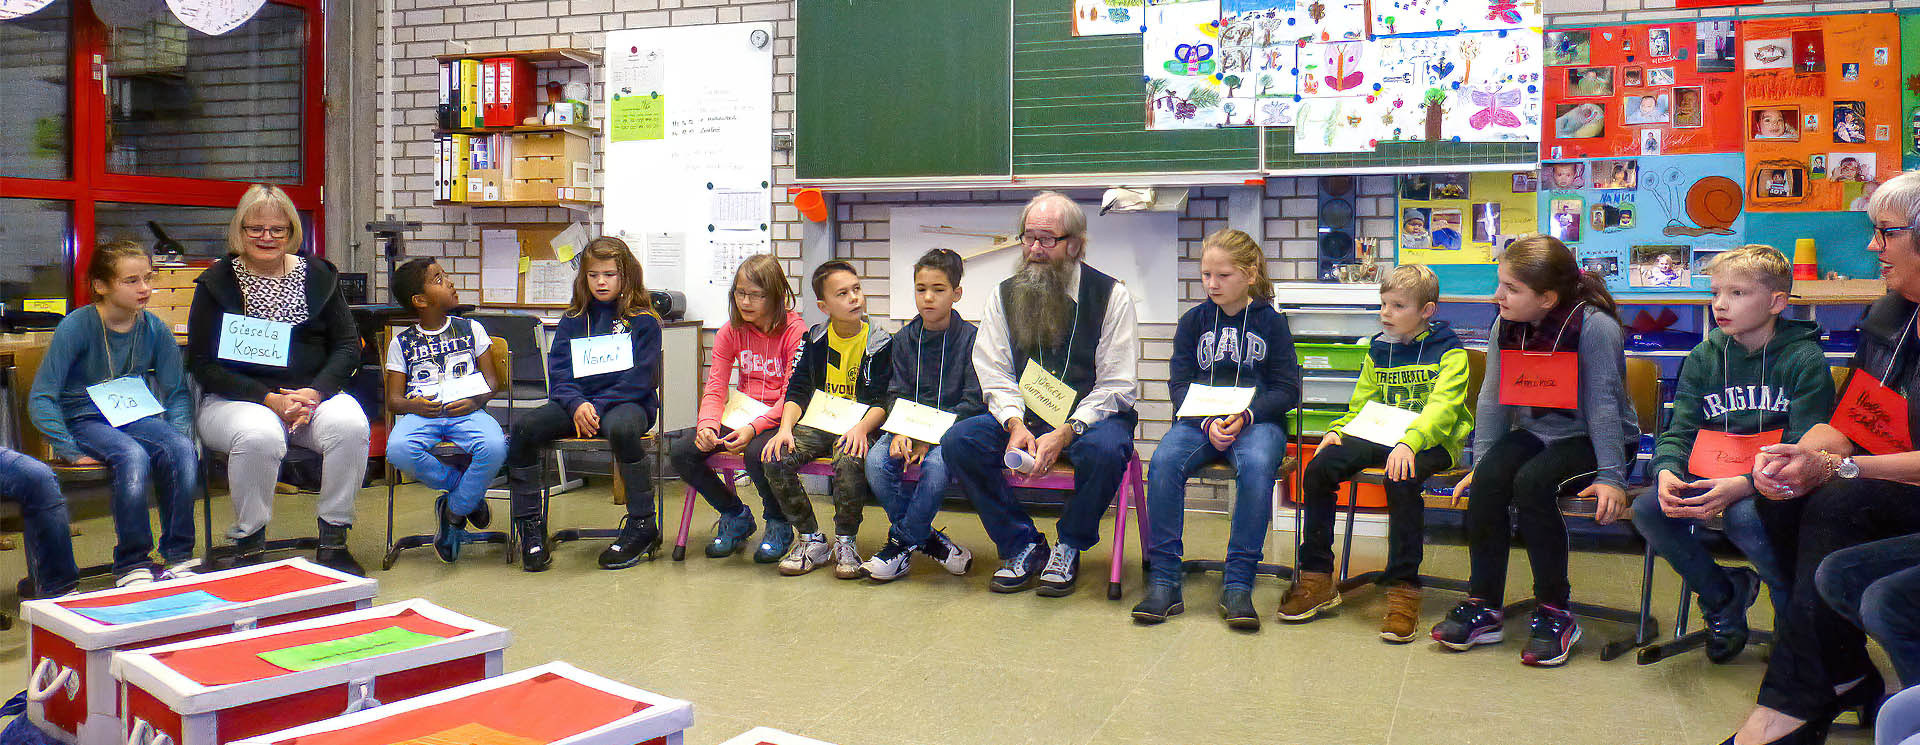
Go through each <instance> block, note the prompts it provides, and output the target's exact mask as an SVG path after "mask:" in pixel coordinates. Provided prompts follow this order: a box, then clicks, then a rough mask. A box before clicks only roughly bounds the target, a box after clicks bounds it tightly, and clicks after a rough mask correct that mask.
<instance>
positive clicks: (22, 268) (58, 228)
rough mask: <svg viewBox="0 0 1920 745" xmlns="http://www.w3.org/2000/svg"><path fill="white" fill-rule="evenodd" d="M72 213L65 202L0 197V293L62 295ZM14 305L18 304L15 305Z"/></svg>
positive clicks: (65, 285)
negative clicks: (0, 259)
mask: <svg viewBox="0 0 1920 745" xmlns="http://www.w3.org/2000/svg"><path fill="white" fill-rule="evenodd" d="M72 248H73V214H72V212H71V211H70V210H69V208H68V207H67V203H66V202H56V201H51V200H44V199H0V256H5V257H6V260H5V261H0V297H5V298H7V300H8V301H10V302H11V301H13V300H14V299H16V298H49V297H51V298H65V297H67V290H68V288H69V287H70V286H71V278H70V277H69V276H68V263H67V257H68V256H70V255H72ZM16 307H17V306H16Z"/></svg>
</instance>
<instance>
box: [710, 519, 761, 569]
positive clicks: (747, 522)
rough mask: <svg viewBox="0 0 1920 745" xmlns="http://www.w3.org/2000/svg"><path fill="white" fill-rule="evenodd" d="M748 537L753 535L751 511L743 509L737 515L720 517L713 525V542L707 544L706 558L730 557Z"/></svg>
mask: <svg viewBox="0 0 1920 745" xmlns="http://www.w3.org/2000/svg"><path fill="white" fill-rule="evenodd" d="M750 535H753V511H752V510H748V509H746V508H744V507H743V508H741V510H740V511H739V512H738V513H735V514H731V515H721V516H720V519H719V520H718V521H716V522H714V524H713V542H711V543H708V544H707V558H709V559H723V558H726V557H728V556H732V555H733V554H734V552H736V551H739V550H740V546H741V544H742V542H744V541H746V540H747V536H750Z"/></svg>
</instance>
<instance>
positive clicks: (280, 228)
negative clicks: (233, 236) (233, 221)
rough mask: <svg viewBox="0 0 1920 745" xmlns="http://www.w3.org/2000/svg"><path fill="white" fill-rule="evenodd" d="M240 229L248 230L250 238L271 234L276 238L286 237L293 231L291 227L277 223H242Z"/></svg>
mask: <svg viewBox="0 0 1920 745" xmlns="http://www.w3.org/2000/svg"><path fill="white" fill-rule="evenodd" d="M240 229H241V230H244V231H246V232H247V237H248V238H259V237H262V236H269V235H270V236H273V237H275V238H285V237H287V236H288V235H289V234H291V233H292V232H293V230H292V229H291V228H288V227H287V226H285V225H275V226H273V227H267V226H264V225H242V226H240Z"/></svg>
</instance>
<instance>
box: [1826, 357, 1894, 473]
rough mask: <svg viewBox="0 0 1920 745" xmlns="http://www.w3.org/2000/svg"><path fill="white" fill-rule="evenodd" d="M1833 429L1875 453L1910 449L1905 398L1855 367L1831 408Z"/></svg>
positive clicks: (1880, 453) (1884, 453)
mask: <svg viewBox="0 0 1920 745" xmlns="http://www.w3.org/2000/svg"><path fill="white" fill-rule="evenodd" d="M1832 424H1833V428H1834V429H1837V430H1840V434H1843V435H1846V436H1847V439H1849V440H1852V441H1853V442H1854V444H1856V445H1859V446H1860V447H1863V448H1866V450H1867V452H1869V453H1873V454H1875V455H1887V454H1889V453H1904V452H1907V451H1909V450H1912V449H1913V435H1912V431H1911V430H1909V429H1908V428H1907V399H1906V397H1905V396H1902V395H1900V394H1898V393H1895V392H1894V391H1893V389H1892V388H1888V387H1886V386H1884V385H1881V384H1880V379H1879V378H1875V377H1873V375H1871V374H1869V373H1868V372H1867V371H1865V370H1854V371H1853V375H1852V376H1851V377H1849V378H1848V380H1847V389H1846V390H1845V391H1842V392H1841V393H1840V402H1839V405H1838V406H1835V407H1834V410H1833V419H1832Z"/></svg>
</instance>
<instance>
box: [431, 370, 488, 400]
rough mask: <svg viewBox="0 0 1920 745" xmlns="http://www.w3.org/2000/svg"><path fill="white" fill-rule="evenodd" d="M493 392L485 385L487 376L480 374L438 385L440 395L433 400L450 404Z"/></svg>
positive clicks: (461, 377) (464, 376)
mask: <svg viewBox="0 0 1920 745" xmlns="http://www.w3.org/2000/svg"><path fill="white" fill-rule="evenodd" d="M492 391H493V386H490V385H487V376H485V375H482V374H480V373H473V374H471V375H462V376H460V377H457V378H453V379H451V380H448V381H446V382H443V383H441V384H440V393H439V395H437V396H435V397H434V399H433V400H435V401H439V402H440V403H443V404H444V403H452V402H454V401H458V400H460V399H463V398H473V397H474V396H479V395H484V394H486V393H490V392H492Z"/></svg>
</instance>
